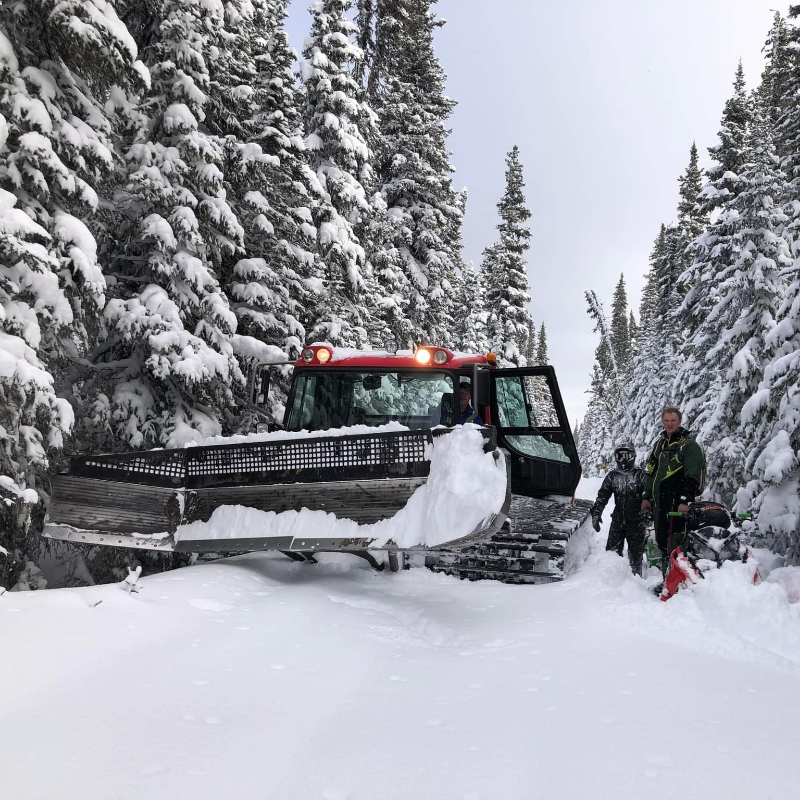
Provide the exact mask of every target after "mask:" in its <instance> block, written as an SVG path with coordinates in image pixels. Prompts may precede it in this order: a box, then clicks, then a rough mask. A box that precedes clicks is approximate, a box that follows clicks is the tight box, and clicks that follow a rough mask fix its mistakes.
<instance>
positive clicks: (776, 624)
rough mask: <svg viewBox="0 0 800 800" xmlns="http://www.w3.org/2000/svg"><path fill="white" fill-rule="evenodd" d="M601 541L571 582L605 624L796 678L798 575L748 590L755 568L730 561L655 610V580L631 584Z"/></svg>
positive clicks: (777, 573)
mask: <svg viewBox="0 0 800 800" xmlns="http://www.w3.org/2000/svg"><path fill="white" fill-rule="evenodd" d="M602 548H603V542H602V540H601V537H600V536H594V537H593V539H592V546H591V553H590V555H589V557H588V558H587V560H586V563H585V564H584V566H583V567H582V569H581V570H580V571H579V572H578V573H577V574H576V575H574V576H573V577H572V578H571V579H570V581H572V582H574V583H575V584H576V585H577V584H579V585H581V588H582V589H584V588H585V589H586V590H588V591H590V592H591V593H592V594H594V595H595V598H596V599H595V606H596V608H597V610H598V612H599V613H600V615H601V617H602V619H603V621H604V622H606V623H608V624H611V625H614V626H620V627H622V628H624V629H626V630H638V631H639V632H641V633H645V634H646V635H648V636H652V637H654V638H657V639H661V640H664V641H668V642H670V643H673V644H676V645H680V646H684V647H689V648H692V649H695V650H701V651H703V652H706V653H710V654H713V655H717V656H721V657H724V658H730V659H735V660H741V661H751V662H759V663H762V664H765V665H768V666H770V667H771V668H773V669H778V670H780V671H783V672H787V671H788V672H795V673H796V672H800V603H798V598H800V569H798V568H781V569H776V570H774V571H773V572H772V573H771V575H770V577H769V579H768V580H767V581H764V582H762V583H760V584H758V585H753V565H752V563H751V564H743V563H741V562H736V561H729V562H726V563H725V564H723V565H722V567H721V568H720V569H712V570H710V571H709V572H706V573H705V579H703V580H700V581H699V582H698V584H697V585H696V586H694V587H692V588H691V589H681V590H680V591H679V592H678V593H677V594H676V595H675V596H674V597H673V598H671V599H670V600H668V601H667V602H661V600H660V598H659V597H657V596H656V595H655V594H654V593H653V592H652V589H653V588H654V586H655V585H656V584H657V583H658V582H659V579H658V578H655V577H650V578H647V579H645V580H643V579H641V578H639V577H636V576H634V575H633V574H632V573H631V572H630V569H629V567H628V562H627V558H620V557H619V556H617V555H616V553H608V552H605V551H603V550H602Z"/></svg>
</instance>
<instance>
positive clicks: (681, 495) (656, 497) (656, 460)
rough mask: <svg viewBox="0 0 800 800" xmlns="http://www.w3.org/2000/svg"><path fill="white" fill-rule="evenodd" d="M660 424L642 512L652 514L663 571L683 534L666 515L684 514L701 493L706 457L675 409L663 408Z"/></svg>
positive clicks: (678, 524) (648, 467)
mask: <svg viewBox="0 0 800 800" xmlns="http://www.w3.org/2000/svg"><path fill="white" fill-rule="evenodd" d="M661 424H662V425H663V426H664V430H663V431H662V433H661V435H660V436H659V437H658V439H656V442H655V444H654V445H653V451H652V452H651V453H650V458H648V459H647V464H646V465H645V468H644V471H645V479H644V492H643V493H642V510H643V511H644V510H647V509H650V508H652V510H653V522H654V523H655V529H656V543H657V544H658V547H659V549H660V550H661V553H662V556H663V558H662V564H663V565H664V567H666V559H667V558H669V554H670V553H671V552H672V551H673V550H674V549H675V548H676V547H678V546H679V545H680V544H682V543H683V537H684V534H685V531H686V525H685V523H684V522H683V520H682V519H681V518H680V517H670V516H668V514H669V512H670V511H688V510H689V503H691V502H692V501H693V500H695V499H696V498H697V495H698V494H700V492H701V491H702V490H703V483H704V481H705V472H706V457H705V454H704V453H703V449H702V448H701V447H700V445H699V444H697V442H696V441H695V440H694V438H693V436H692V434H691V433H689V431H687V430H686V428H684V427H682V426H681V412H680V411H678V409H677V408H672V407H670V408H665V409H664V411H663V412H662V414H661Z"/></svg>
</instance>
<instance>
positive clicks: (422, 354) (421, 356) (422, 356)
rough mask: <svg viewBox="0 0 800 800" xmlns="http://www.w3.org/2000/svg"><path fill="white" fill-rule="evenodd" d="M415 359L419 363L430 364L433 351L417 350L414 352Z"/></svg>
mask: <svg viewBox="0 0 800 800" xmlns="http://www.w3.org/2000/svg"><path fill="white" fill-rule="evenodd" d="M414 360H415V361H416V362H417V364H429V363H430V360H431V351H430V350H417V352H416V353H414Z"/></svg>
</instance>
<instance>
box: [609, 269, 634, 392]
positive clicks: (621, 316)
mask: <svg viewBox="0 0 800 800" xmlns="http://www.w3.org/2000/svg"><path fill="white" fill-rule="evenodd" d="M611 346H612V347H613V349H614V359H615V360H616V362H617V369H618V370H619V372H620V378H621V380H623V381H624V380H625V379H626V378H627V376H628V371H629V367H630V361H631V335H630V331H629V330H628V294H627V292H626V291H625V276H624V275H620V276H619V282H618V283H617V286H616V288H615V289H614V299H613V301H612V303H611Z"/></svg>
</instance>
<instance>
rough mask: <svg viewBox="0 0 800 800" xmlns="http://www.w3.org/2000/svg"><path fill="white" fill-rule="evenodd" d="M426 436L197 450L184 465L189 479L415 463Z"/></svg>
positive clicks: (422, 452) (421, 457) (421, 454)
mask: <svg viewBox="0 0 800 800" xmlns="http://www.w3.org/2000/svg"><path fill="white" fill-rule="evenodd" d="M426 439H427V437H424V436H420V435H419V434H417V435H414V436H399V435H398V436H396V437H393V438H392V439H378V438H374V437H364V438H355V437H338V438H335V439H333V438H332V439H309V440H305V441H294V442H292V441H287V442H264V443H260V442H259V443H254V444H245V445H220V446H217V447H208V448H196V449H195V450H193V451H192V452H191V453H190V456H189V460H188V462H187V476H188V478H190V479H191V478H195V477H200V476H208V475H214V476H221V475H226V474H246V473H253V472H258V473H262V472H284V471H286V470H300V469H330V468H334V467H351V466H369V465H378V464H397V463H406V464H409V463H417V462H421V461H426V460H427V459H426V458H425V447H426V445H427V444H428V442H427V440H426Z"/></svg>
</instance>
